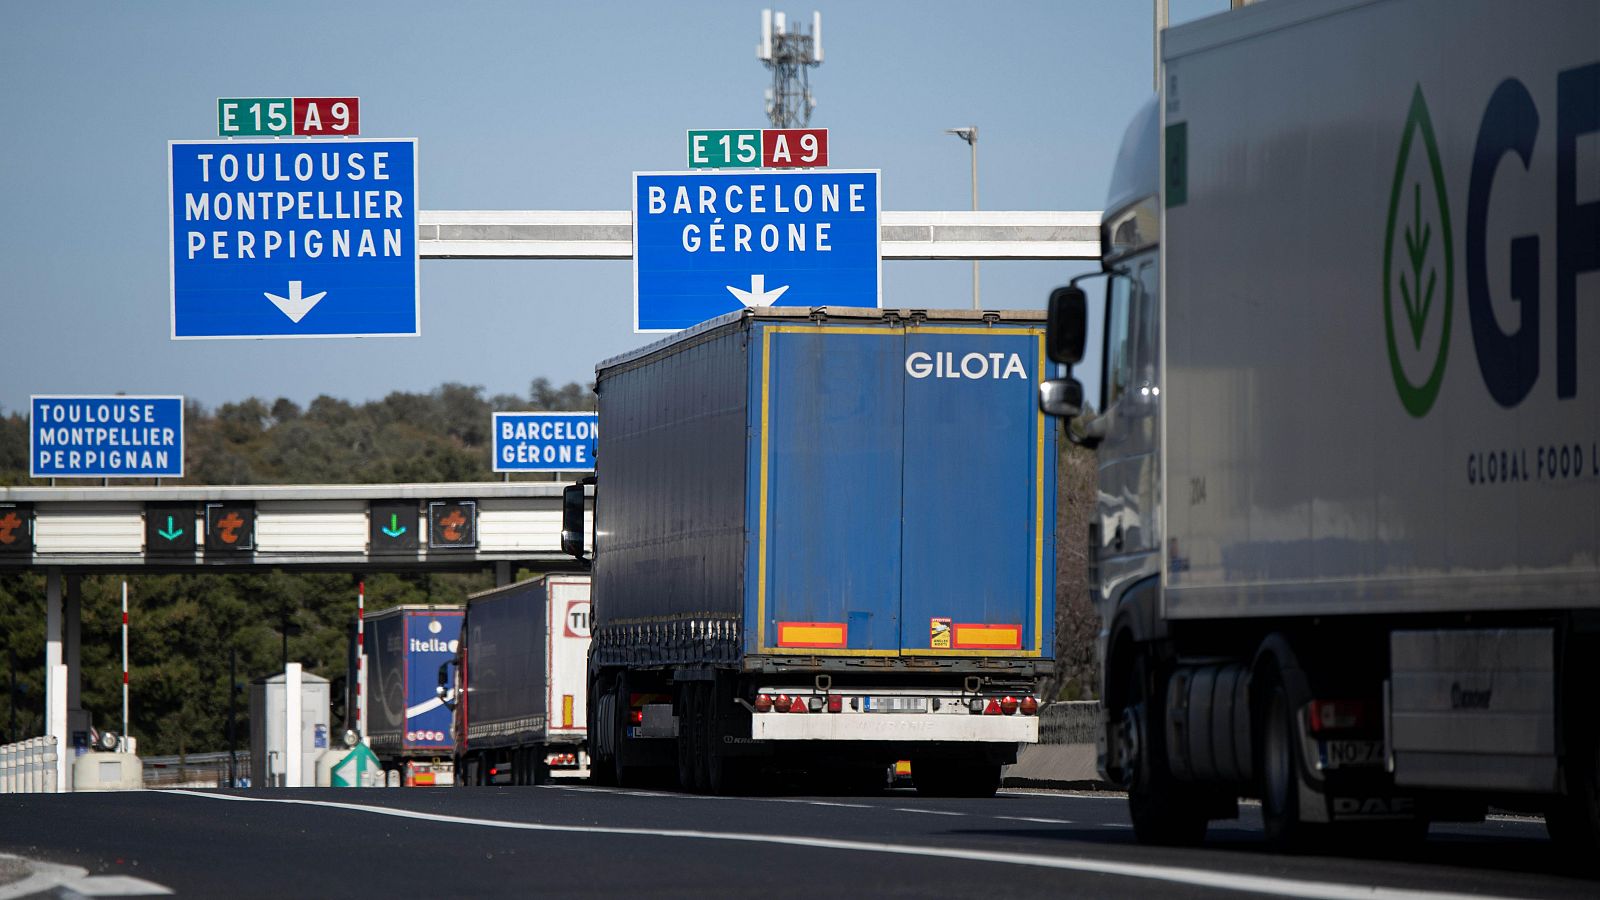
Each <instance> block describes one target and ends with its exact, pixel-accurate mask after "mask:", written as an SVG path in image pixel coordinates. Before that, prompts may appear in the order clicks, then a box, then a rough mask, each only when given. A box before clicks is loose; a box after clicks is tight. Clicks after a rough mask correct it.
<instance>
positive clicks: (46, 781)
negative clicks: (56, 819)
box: [0, 736, 56, 794]
mask: <svg viewBox="0 0 1600 900" xmlns="http://www.w3.org/2000/svg"><path fill="white" fill-rule="evenodd" d="M55 792H56V739H55V738H53V737H48V736H47V737H36V738H29V739H27V740H25V741H18V742H16V743H14V744H5V745H3V746H0V793H4V794H39V793H47V794H53V793H55Z"/></svg>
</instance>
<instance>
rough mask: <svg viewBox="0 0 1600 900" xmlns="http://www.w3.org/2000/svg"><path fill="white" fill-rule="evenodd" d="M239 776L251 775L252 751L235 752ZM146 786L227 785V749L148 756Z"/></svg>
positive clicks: (236, 768) (144, 760)
mask: <svg viewBox="0 0 1600 900" xmlns="http://www.w3.org/2000/svg"><path fill="white" fill-rule="evenodd" d="M233 758H234V759H235V760H236V763H235V766H234V772H235V775H236V777H238V778H249V777H250V751H248V750H241V751H239V752H237V753H235V754H234V755H233ZM143 762H144V786H145V787H147V788H175V787H228V786H229V785H228V751H226V750H219V751H217V752H214V753H190V754H187V755H185V756H147V757H145V758H144V759H143Z"/></svg>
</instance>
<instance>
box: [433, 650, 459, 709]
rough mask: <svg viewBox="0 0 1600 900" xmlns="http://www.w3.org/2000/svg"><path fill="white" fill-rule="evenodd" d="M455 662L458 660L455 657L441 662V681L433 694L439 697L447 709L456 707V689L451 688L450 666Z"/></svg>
mask: <svg viewBox="0 0 1600 900" xmlns="http://www.w3.org/2000/svg"><path fill="white" fill-rule="evenodd" d="M455 664H456V661H455V660H453V659H447V660H445V661H444V662H442V663H440V664H439V683H438V685H436V686H435V687H434V689H433V695H434V696H435V697H438V698H439V702H441V703H443V704H444V706H445V709H450V710H453V709H455V708H456V696H455V691H453V690H451V687H452V685H451V684H450V667H451V666H453V665H455Z"/></svg>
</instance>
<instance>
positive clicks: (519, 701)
mask: <svg viewBox="0 0 1600 900" xmlns="http://www.w3.org/2000/svg"><path fill="white" fill-rule="evenodd" d="M588 653H589V576H588V575H547V576H545V577H543V578H533V579H528V580H526V581H518V582H516V583H514V584H508V585H505V586H504V587H498V588H494V589H493V590H487V591H480V592H479V593H476V594H471V595H469V596H468V597H467V610H466V621H465V624H464V625H463V626H462V632H461V650H460V653H459V655H457V656H456V657H455V658H454V659H452V660H450V664H447V665H442V666H440V667H439V670H438V675H437V682H438V690H439V694H440V696H441V697H443V698H445V699H446V701H447V702H448V704H449V705H450V707H451V708H452V709H453V710H454V712H455V719H454V733H455V763H456V772H457V775H458V782H457V783H458V784H461V785H486V784H543V783H545V781H546V780H548V778H549V777H550V775H551V773H552V772H564V773H570V774H573V775H581V774H582V773H583V771H584V770H585V768H586V767H587V764H588V758H587V756H586V754H585V747H584V744H585V737H586V735H587V732H588V722H587V721H586V711H585V703H586V698H585V684H584V669H585V665H586V663H587V659H588Z"/></svg>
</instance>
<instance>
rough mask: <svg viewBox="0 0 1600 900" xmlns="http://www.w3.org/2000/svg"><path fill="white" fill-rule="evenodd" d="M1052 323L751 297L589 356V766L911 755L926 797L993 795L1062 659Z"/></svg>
mask: <svg viewBox="0 0 1600 900" xmlns="http://www.w3.org/2000/svg"><path fill="white" fill-rule="evenodd" d="M1043 324H1044V322H1043V313H1042V312H1033V311H1023V312H978V311H970V312H969V311H950V312H944V311H912V310H878V309H849V308H829V309H815V310H813V309H801V308H782V307H780V308H771V309H762V310H747V311H744V312H741V313H735V314H731V315H729V316H725V317H723V318H721V319H717V320H714V321H712V322H708V323H705V324H704V325H701V326H698V327H696V328H693V329H689V330H688V331H685V332H682V333H680V334H678V335H675V336H673V337H672V338H669V339H667V340H665V341H662V342H659V343H656V344H653V345H650V346H648V347H645V348H643V349H641V350H639V351H637V352H635V353H631V354H628V355H626V356H622V357H618V358H616V359H613V360H608V361H606V362H604V363H602V364H601V365H600V366H598V367H597V376H598V377H597V383H596V392H597V393H598V394H599V409H600V419H601V421H602V423H603V424H604V427H603V428H602V429H601V431H600V437H599V445H598V465H597V470H596V476H595V487H594V492H595V507H594V516H595V518H594V532H595V535H596V539H595V546H594V556H593V566H594V568H593V574H594V579H595V581H594V585H595V631H594V636H595V638H594V646H593V650H592V652H591V656H590V671H589V679H590V681H589V691H590V706H589V709H590V711H591V735H592V752H593V754H594V756H595V765H596V771H597V773H598V774H601V775H609V776H610V777H612V778H622V779H627V778H629V777H630V776H631V773H633V772H634V771H635V770H636V769H638V768H640V767H645V766H664V765H676V767H677V768H678V775H679V778H680V780H681V781H682V782H683V783H684V785H685V786H686V787H690V788H697V789H711V790H723V789H728V788H731V787H732V786H733V785H734V784H735V783H736V782H738V781H739V780H740V779H741V778H742V777H743V776H745V775H747V774H750V773H752V772H754V771H757V770H765V769H769V768H773V767H785V768H791V769H792V768H800V769H811V770H816V769H823V768H832V769H840V770H843V771H845V772H847V773H855V774H858V775H859V776H860V779H861V781H862V782H863V783H866V782H870V781H872V780H873V779H874V778H876V777H878V776H879V775H881V773H882V772H884V771H885V769H886V767H887V766H888V765H890V764H892V763H893V762H894V761H895V760H897V759H906V758H909V759H911V760H912V763H913V772H914V777H915V778H916V780H917V783H918V785H919V787H920V788H922V789H923V790H925V791H930V792H935V793H975V794H982V793H992V792H993V790H994V787H995V785H996V784H998V778H999V771H1000V767H1001V765H1002V764H1004V763H1006V762H1009V761H1011V760H1012V759H1014V758H1015V754H1016V749H1017V746H1018V744H1019V743H1022V742H1031V741H1035V740H1037V734H1038V724H1037V719H1036V718H1035V717H1034V715H1033V713H1034V712H1035V711H1036V710H1037V698H1035V697H1034V696H1033V693H1034V690H1035V685H1036V679H1037V678H1038V677H1039V676H1040V675H1041V674H1044V673H1046V672H1048V671H1049V668H1050V666H1051V662H1052V660H1051V657H1052V655H1053V653H1052V650H1053V645H1054V630H1053V623H1054V615H1053V610H1054V590H1055V589H1054V578H1053V576H1054V570H1055V560H1054V537H1053V536H1054V518H1055V515H1054V506H1053V503H1054V497H1055V437H1054V436H1055V432H1054V429H1053V428H1051V427H1050V426H1049V425H1048V424H1047V422H1046V420H1045V419H1044V418H1043V416H1041V415H1040V413H1039V412H1038V410H1037V408H1036V407H1035V403H1034V394H1035V390H1036V386H1037V385H1038V383H1039V381H1040V380H1041V378H1042V377H1043V376H1044V374H1045V369H1044V366H1045V361H1044V328H1043ZM579 491H581V487H577V486H575V487H574V488H573V489H571V492H570V495H569V504H568V506H569V521H568V522H567V523H566V525H565V526H564V529H563V530H564V532H566V536H567V537H568V538H569V539H570V538H576V537H578V536H580V535H581V533H582V531H583V529H582V528H581V526H580V525H579V524H578V523H577V520H576V519H575V518H574V514H576V513H578V512H581V506H580V505H579V504H578V503H576V502H575V501H576V499H577V498H578V497H579V493H578V492H579ZM568 543H569V544H570V543H573V542H572V541H570V540H569V541H568ZM570 549H578V550H580V551H581V548H579V547H569V550H570Z"/></svg>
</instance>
